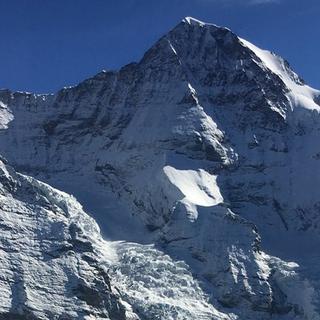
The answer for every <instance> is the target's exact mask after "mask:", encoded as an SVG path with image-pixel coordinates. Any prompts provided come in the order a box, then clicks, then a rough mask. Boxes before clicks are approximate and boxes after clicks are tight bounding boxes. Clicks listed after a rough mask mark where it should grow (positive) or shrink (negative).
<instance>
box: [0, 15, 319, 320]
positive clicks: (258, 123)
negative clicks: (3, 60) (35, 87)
mask: <svg viewBox="0 0 320 320" xmlns="http://www.w3.org/2000/svg"><path fill="white" fill-rule="evenodd" d="M319 110H320V91H318V90H315V89H312V88H310V87H309V86H307V85H306V84H305V83H304V82H303V80H302V79H301V78H299V76H298V75H296V74H295V73H294V72H293V71H292V70H291V68H290V66H289V64H288V63H287V62H286V61H285V60H283V59H282V58H281V57H278V56H277V55H275V54H273V53H270V52H268V51H265V50H261V49H259V48H257V47H256V46H254V45H253V44H251V43H249V42H247V41H246V40H244V39H241V38H239V37H237V36H236V35H235V34H234V33H232V32H231V31H230V30H229V29H226V28H221V27H218V26H215V25H212V24H205V23H202V22H200V21H198V20H195V19H193V18H185V19H184V20H183V21H182V22H181V23H179V24H178V25H177V26H176V27H175V28H174V29H173V30H171V31H170V32H169V33H168V34H166V35H165V36H163V37H162V38H161V39H160V40H159V41H158V42H157V43H155V44H154V46H153V47H152V48H151V49H149V50H148V51H147V52H146V54H145V55H144V57H143V58H142V59H141V61H140V62H139V63H132V64H129V65H127V66H125V67H123V68H122V69H120V70H119V71H108V72H105V71H104V72H101V73H99V74H97V75H96V76H94V77H92V78H90V79H87V80H85V81H84V82H82V83H80V84H79V85H77V86H75V87H70V88H64V89H62V90H60V91H59V92H57V93H56V94H49V95H35V94H31V93H23V92H11V91H9V90H1V91H0V129H1V131H0V150H1V154H2V155H3V156H4V157H5V158H6V159H7V160H8V161H9V163H10V165H12V166H13V167H14V168H15V169H16V170H18V171H19V172H21V173H22V174H17V173H15V172H14V171H13V169H11V167H8V166H6V165H4V164H3V165H2V167H1V172H2V174H1V181H0V182H1V202H0V204H1V210H0V214H1V216H0V217H1V224H0V228H1V230H2V234H3V236H1V240H0V244H1V250H2V252H3V254H1V260H2V261H3V262H2V265H3V266H5V267H4V274H5V275H3V276H2V279H0V281H1V282H2V283H3V286H2V287H3V288H6V289H3V292H4V294H2V296H3V298H2V299H0V303H1V305H0V313H1V315H0V318H1V317H3V319H8V315H9V314H10V315H11V316H12V315H14V314H19V315H20V316H21V317H22V318H23V319H24V318H27V319H28V317H31V315H32V317H34V318H36V319H63V317H65V318H68V319H73V318H74V319H78V318H79V317H84V315H85V316H87V319H99V317H100V318H103V319H105V318H107V319H108V318H109V319H141V320H142V319H143V320H144V319H164V320H170V319H172V320H174V319H175V320H176V319H229V320H233V319H240V320H242V319H262V320H263V319H290V320H291V319H312V320H314V319H315V320H316V319H320V315H319V313H320V309H319V306H320V300H319V298H320V297H319V293H320V282H319V276H318V273H319V271H320V264H319V258H320V254H319V253H318V252H319V250H318V247H319V245H320V238H319V228H320V201H319V196H318V191H317V186H319V183H320V181H319V177H320V162H319V161H320V151H319V147H318V141H319V138H320V115H319ZM8 168H9V169H8ZM26 175H28V176H32V177H33V178H31V177H28V176H26ZM36 179H39V180H42V181H45V182H46V183H49V184H50V185H52V186H54V187H55V188H59V189H61V190H63V191H65V192H68V193H70V194H73V195H75V196H76V197H77V199H78V201H80V202H81V203H82V204H83V206H84V209H85V210H86V211H87V212H89V213H90V214H91V215H92V217H93V218H95V219H96V220H97V222H98V223H99V225H100V228H101V231H102V234H103V236H104V238H105V239H106V240H102V238H101V236H100V235H99V229H98V227H97V225H96V224H95V222H94V221H93V219H92V218H89V217H88V216H87V214H86V213H85V212H84V211H83V210H82V208H81V206H80V204H79V203H77V202H76V200H75V199H74V198H72V197H71V196H69V195H67V194H64V193H61V192H59V191H56V190H55V189H53V188H51V187H49V186H48V185H46V184H44V183H42V182H39V181H38V180H36ZM52 234H54V237H52ZM13 235H16V237H18V238H20V239H26V240H25V241H22V243H20V241H17V240H14V239H16V238H15V237H13ZM56 237H57V238H56ZM31 239H32V240H31ZM29 241H30V243H28V242H29ZM30 260H31V261H33V262H32V263H31V261H30ZM102 266H106V268H102ZM115 287H116V289H114V288H115ZM51 296H52V297H53V301H54V302H55V304H54V305H52V304H50V305H48V302H47V301H50V300H51V299H49V298H50V297H51ZM41 297H42V300H41V299H40V298H41ZM44 297H45V298H46V299H44ZM62 310H64V311H63V312H65V313H63V312H62ZM6 317H7V318H6ZM32 317H31V318H32ZM59 317H60V318H59Z"/></svg>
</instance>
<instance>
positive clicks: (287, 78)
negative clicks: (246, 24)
mask: <svg viewBox="0 0 320 320" xmlns="http://www.w3.org/2000/svg"><path fill="white" fill-rule="evenodd" d="M241 42H242V43H243V44H244V45H245V46H246V47H248V48H249V49H250V50H252V51H253V52H254V53H255V54H256V55H257V57H258V58H259V59H260V60H261V61H262V63H263V64H264V66H265V67H267V68H268V69H270V70H271V71H272V72H273V73H275V74H276V75H278V76H279V77H280V78H281V79H282V80H283V82H284V83H285V85H286V87H287V88H288V89H289V90H290V92H289V98H290V100H291V104H292V107H293V108H294V107H302V108H309V109H311V110H317V111H318V112H320V105H319V103H316V101H315V100H316V98H317V97H319V95H320V91H319V90H316V89H313V88H311V87H309V86H308V85H306V84H304V83H303V82H302V81H301V80H300V79H299V76H298V75H297V74H296V73H295V72H294V71H292V70H291V69H288V66H287V65H286V62H285V60H284V59H282V58H281V57H279V56H277V55H275V54H273V53H271V52H270V51H267V50H262V49H260V48H258V47H257V46H255V45H253V44H252V43H250V42H249V41H247V40H244V39H241Z"/></svg>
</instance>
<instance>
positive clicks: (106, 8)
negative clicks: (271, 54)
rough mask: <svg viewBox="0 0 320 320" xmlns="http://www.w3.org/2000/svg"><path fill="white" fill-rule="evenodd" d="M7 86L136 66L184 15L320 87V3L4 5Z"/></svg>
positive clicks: (173, 0)
mask: <svg viewBox="0 0 320 320" xmlns="http://www.w3.org/2000/svg"><path fill="white" fill-rule="evenodd" d="M0 12H1V17H0V41H1V47H0V48H1V49H0V87H1V88H10V89H13V90H24V91H33V92H54V91H56V90H57V89H59V88H60V87H63V86H67V85H73V84H76V83H78V82H80V81H82V80H83V79H85V78H86V77H89V76H91V75H93V74H95V73H97V72H99V71H100V70H102V69H117V68H119V67H121V66H122V65H124V64H126V63H129V62H132V61H137V60H139V59H140V58H141V56H142V55H143V53H144V52H145V50H146V49H148V48H149V47H150V46H151V45H152V44H153V43H154V42H155V41H156V40H157V39H158V38H159V37H160V36H161V35H163V34H164V33H166V32H167V31H168V30H169V29H171V28H172V27H174V26H175V25H176V24H177V23H178V22H179V21H180V20H181V19H182V18H183V17H185V16H193V17H195V18H198V19H200V20H204V21H207V22H212V23H216V24H219V25H223V26H227V27H229V28H231V29H232V30H233V31H234V32H235V33H237V34H238V35H240V36H242V37H243V38H246V39H247V40H249V41H251V42H253V43H255V44H256V45H258V46H260V47H263V48H268V49H270V50H272V51H275V52H276V53H279V54H280V55H282V56H284V57H285V58H286V59H287V60H288V61H289V62H290V64H291V65H292V66H293V67H294V69H295V70H296V71H297V72H298V73H299V74H300V75H301V76H302V77H303V78H304V79H305V80H306V81H307V82H308V83H309V84H311V85H313V86H314V87H317V88H320V63H319V59H320V58H319V57H320V54H319V51H320V0H158V1H153V0H115V1H114V0H0Z"/></svg>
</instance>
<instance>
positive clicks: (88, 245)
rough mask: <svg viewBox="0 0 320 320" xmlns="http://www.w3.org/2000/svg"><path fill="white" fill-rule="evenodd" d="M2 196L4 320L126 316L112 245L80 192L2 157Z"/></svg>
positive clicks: (0, 307) (1, 309)
mask: <svg viewBox="0 0 320 320" xmlns="http://www.w3.org/2000/svg"><path fill="white" fill-rule="evenodd" d="M0 199H1V200H0V205H1V207H0V216H1V222H0V223H1V225H0V228H1V238H0V247H1V256H0V259H1V277H0V282H1V298H0V319H80V318H81V319H117V320H118V319H126V309H125V307H124V306H123V305H122V304H121V302H120V298H119V295H118V294H116V290H115V289H114V288H112V286H111V283H110V278H109V275H108V272H107V267H108V263H109V264H110V261H111V257H112V253H113V250H112V248H110V247H108V244H107V243H106V242H105V241H104V240H102V238H101V236H100V233H99V228H98V226H97V224H96V223H95V222H94V220H93V219H92V218H90V217H89V216H87V215H86V214H85V213H84V212H83V211H82V207H81V205H80V204H79V203H78V202H77V201H76V200H75V199H74V198H73V197H71V196H69V195H67V194H65V193H62V192H59V191H57V190H55V189H53V188H51V187H50V186H48V185H46V184H44V183H42V182H39V181H37V180H35V179H33V178H31V177H28V176H24V175H21V174H18V173H16V172H15V171H14V170H13V169H12V168H11V167H10V166H8V165H5V164H4V163H3V162H1V163H0ZM105 252H106V253H105Z"/></svg>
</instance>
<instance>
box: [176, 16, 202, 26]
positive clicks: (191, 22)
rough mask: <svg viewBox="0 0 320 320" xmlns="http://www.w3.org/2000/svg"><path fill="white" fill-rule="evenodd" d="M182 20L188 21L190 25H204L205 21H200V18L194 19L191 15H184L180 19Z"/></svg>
mask: <svg viewBox="0 0 320 320" xmlns="http://www.w3.org/2000/svg"><path fill="white" fill-rule="evenodd" d="M182 22H184V23H188V24H190V25H197V26H204V25H206V23H205V22H203V21H200V20H198V19H195V18H193V17H185V18H183V19H182Z"/></svg>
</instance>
